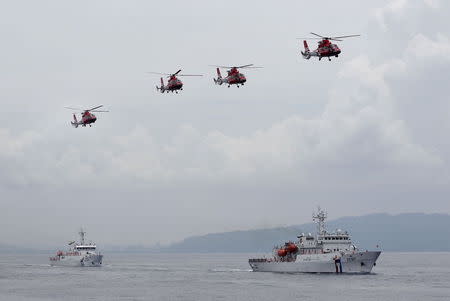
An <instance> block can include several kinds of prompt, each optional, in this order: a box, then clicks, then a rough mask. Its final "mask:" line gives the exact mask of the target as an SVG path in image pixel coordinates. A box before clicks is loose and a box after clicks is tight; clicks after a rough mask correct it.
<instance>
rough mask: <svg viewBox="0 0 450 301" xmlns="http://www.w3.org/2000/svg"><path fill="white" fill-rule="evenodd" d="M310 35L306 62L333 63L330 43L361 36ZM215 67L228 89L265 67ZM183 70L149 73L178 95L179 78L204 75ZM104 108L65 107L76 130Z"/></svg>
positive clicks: (336, 51) (333, 50)
mask: <svg viewBox="0 0 450 301" xmlns="http://www.w3.org/2000/svg"><path fill="white" fill-rule="evenodd" d="M310 34H312V35H314V36H315V37H313V38H300V39H302V40H303V47H304V49H305V51H300V53H301V54H302V56H303V58H304V59H306V60H309V59H310V58H311V57H318V58H319V61H320V60H322V58H324V57H327V58H328V60H329V61H331V57H339V54H341V52H342V51H341V49H340V48H339V46H338V45H336V44H333V43H331V42H330V41H339V42H341V41H343V39H345V38H352V37H359V36H360V35H359V34H355V35H346V36H337V37H325V36H322V35H319V34H317V33H314V32H311V33H310ZM306 40H319V41H318V46H317V49H315V50H313V51H311V50H310V49H309V46H308V43H307V42H306ZM210 66H213V67H216V72H217V78H213V81H214V83H215V84H216V85H219V86H220V85H227V86H228V88H230V87H231V86H232V85H236V87H238V88H239V87H240V86H244V84H245V83H246V82H247V78H246V77H245V75H244V74H243V73H242V72H240V71H239V70H240V69H260V68H263V67H258V66H254V65H253V64H247V65H242V66H216V65H210ZM220 69H228V70H227V71H226V72H227V76H225V77H222V74H221V72H220ZM180 72H181V69H179V70H178V71H177V72H175V73H160V72H147V73H150V74H156V75H163V76H166V77H167V79H168V80H167V84H166V85H165V84H164V78H163V77H161V78H160V80H161V86H159V87H158V85H156V90H157V91H158V92H161V93H164V92H166V93H169V92H172V93H173V92H175V93H176V94H178V91H182V90H183V82H182V81H181V80H180V79H179V78H178V77H182V76H191V77H201V76H203V75H202V74H181V73H180ZM101 107H103V105H99V106H96V107H93V108H91V109H87V110H82V109H78V108H72V107H65V108H66V109H70V110H76V111H79V112H80V113H81V119H80V120H78V119H77V117H76V114H75V113H73V120H74V121H72V122H71V124H72V126H73V127H75V128H78V126H82V127H86V125H89V127H91V126H92V124H93V123H95V122H96V121H97V117H96V116H95V115H94V114H92V112H109V111H103V110H98V109H99V108H101Z"/></svg>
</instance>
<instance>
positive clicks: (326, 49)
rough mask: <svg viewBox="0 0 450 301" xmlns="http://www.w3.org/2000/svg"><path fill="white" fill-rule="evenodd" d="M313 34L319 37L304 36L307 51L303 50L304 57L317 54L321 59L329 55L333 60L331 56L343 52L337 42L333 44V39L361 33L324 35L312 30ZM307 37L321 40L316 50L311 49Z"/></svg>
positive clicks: (336, 55)
mask: <svg viewBox="0 0 450 301" xmlns="http://www.w3.org/2000/svg"><path fill="white" fill-rule="evenodd" d="M311 34H312V35H315V36H317V38H304V40H303V46H304V47H305V52H303V51H301V53H302V55H303V58H305V59H307V60H309V59H310V58H311V57H312V56H317V57H318V58H319V61H320V60H321V59H322V58H323V57H328V60H329V61H331V57H332V56H334V57H338V56H339V54H340V53H341V49H339V47H338V46H337V45H336V44H333V43H331V42H330V40H331V41H342V39H345V38H352V37H359V36H360V35H359V34H354V35H349V36H340V37H324V36H321V35H319V34H317V33H314V32H311ZM306 39H315V40H320V41H319V42H318V47H317V49H316V50H314V51H310V50H309V47H308V43H307V42H306Z"/></svg>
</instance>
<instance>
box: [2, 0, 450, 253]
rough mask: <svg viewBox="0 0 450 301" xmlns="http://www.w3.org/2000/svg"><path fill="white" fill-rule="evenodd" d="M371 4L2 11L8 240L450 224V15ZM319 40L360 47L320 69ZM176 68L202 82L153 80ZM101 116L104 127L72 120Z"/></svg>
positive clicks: (422, 1) (171, 237)
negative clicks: (449, 218)
mask: <svg viewBox="0 0 450 301" xmlns="http://www.w3.org/2000/svg"><path fill="white" fill-rule="evenodd" d="M368 2H369V1H359V0H358V1H356V0H354V1H353V0H352V1H320V3H319V2H314V1H298V0H296V1H282V2H280V1H278V2H277V1H258V2H257V3H256V2H254V1H234V0H227V1H220V2H217V1H170V2H167V1H106V0H102V1H92V0H89V1H76V2H74V1H0V3H1V4H0V8H1V9H0V23H1V26H0V36H1V56H0V70H1V73H0V101H1V108H2V114H1V117H0V206H1V207H0V209H1V210H0V227H1V229H2V230H1V231H0V243H8V244H15V245H23V246H39V247H41V246H58V245H62V244H64V243H65V242H66V241H68V240H69V239H72V238H76V235H77V233H76V232H77V231H78V229H79V227H80V226H83V227H85V229H86V230H87V232H88V237H89V238H91V239H94V240H95V241H96V242H97V243H99V244H103V245H105V244H118V243H124V244H145V245H151V244H154V243H158V242H161V243H168V242H173V241H177V240H180V239H183V238H185V237H187V236H190V235H196V234H205V233H210V232H219V231H229V230H237V229H253V228H259V227H272V226H280V225H290V224H300V223H304V222H309V221H310V220H311V213H312V211H313V210H314V209H315V207H316V206H317V205H321V206H322V207H324V208H326V209H327V211H328V212H329V217H330V218H337V217H340V216H348V215H361V214H367V213H374V212H389V213H400V212H440V213H450V202H449V193H450V175H449V167H450V161H449V160H450V145H449V133H450V120H449V114H450V100H449V98H448V95H449V94H450V93H449V92H450V91H449V90H450V89H449V83H450V82H449V79H450V38H449V35H450V2H448V1H438V0H411V1H406V0H394V1H387V0H386V1H370V3H368ZM310 31H314V32H317V33H320V34H325V35H347V34H361V35H362V36H361V37H360V38H351V39H347V40H345V41H343V42H339V46H340V47H341V49H342V50H343V53H342V54H341V56H340V57H339V58H338V59H333V60H332V62H328V61H327V60H322V61H321V62H319V61H317V59H314V58H312V59H311V60H309V61H308V60H304V59H302V58H301V56H300V50H301V43H302V41H301V40H297V39H296V38H297V37H303V36H308V33H309V32H310ZM314 46H315V42H314V41H311V42H310V47H311V48H315V47H314ZM250 63H253V64H256V65H258V66H264V69H254V70H245V71H244V73H245V74H246V76H247V78H248V81H247V83H246V85H245V86H244V87H242V88H239V89H237V88H236V87H233V88H229V89H228V88H226V86H215V85H214V83H213V80H212V78H213V76H214V75H215V70H214V68H212V67H209V66H208V65H210V64H219V65H243V64H250ZM178 69H183V72H186V73H200V74H204V76H203V77H202V78H184V79H183V80H184V84H185V87H184V91H182V93H181V94H178V95H176V94H173V95H172V94H160V93H157V92H156V90H155V85H156V84H159V78H158V77H157V76H153V75H150V74H147V73H146V72H147V71H156V72H167V73H169V72H175V71H176V70H178ZM100 104H103V105H104V106H105V108H106V109H108V110H110V112H109V113H98V116H97V117H98V121H97V123H96V124H95V125H94V126H93V127H92V128H89V127H87V128H77V129H75V128H72V127H71V126H70V123H69V122H70V121H71V119H72V116H71V112H70V111H69V110H65V109H64V108H63V107H64V106H78V107H83V108H89V107H93V106H96V105H100Z"/></svg>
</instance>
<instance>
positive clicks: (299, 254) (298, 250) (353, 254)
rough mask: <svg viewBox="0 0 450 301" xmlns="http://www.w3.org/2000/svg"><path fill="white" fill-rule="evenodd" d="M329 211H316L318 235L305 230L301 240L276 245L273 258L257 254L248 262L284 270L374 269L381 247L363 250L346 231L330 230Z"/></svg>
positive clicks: (265, 269) (261, 268)
mask: <svg viewBox="0 0 450 301" xmlns="http://www.w3.org/2000/svg"><path fill="white" fill-rule="evenodd" d="M326 217H327V215H326V213H325V212H324V211H323V210H321V209H320V207H319V210H318V212H317V214H313V221H315V222H317V228H318V229H317V230H318V233H317V235H316V236H313V235H311V233H309V234H304V233H302V234H301V235H300V236H297V237H298V241H297V242H291V241H290V242H286V243H285V244H284V245H283V246H276V247H274V249H273V258H255V259H249V260H248V262H249V264H250V266H251V268H252V269H253V271H254V272H282V273H357V274H362V273H364V274H365V273H370V272H371V271H372V268H373V267H374V266H375V264H376V261H377V259H378V256H380V254H381V251H360V250H358V249H357V248H356V246H355V245H354V244H353V243H352V241H351V239H350V236H349V234H348V233H347V232H346V231H341V230H339V229H338V230H336V231H335V232H333V233H331V232H327V230H326V229H325V219H326Z"/></svg>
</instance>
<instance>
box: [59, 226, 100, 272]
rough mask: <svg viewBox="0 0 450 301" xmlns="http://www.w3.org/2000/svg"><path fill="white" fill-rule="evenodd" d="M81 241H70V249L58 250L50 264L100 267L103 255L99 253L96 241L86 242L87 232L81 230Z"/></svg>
mask: <svg viewBox="0 0 450 301" xmlns="http://www.w3.org/2000/svg"><path fill="white" fill-rule="evenodd" d="M79 234H80V242H79V243H75V241H71V242H69V246H71V247H70V249H69V251H67V252H64V251H58V252H56V256H52V257H50V265H53V266H79V267H98V266H101V265H102V259H103V255H101V254H100V253H97V246H96V245H95V244H94V243H86V242H85V240H84V236H85V235H86V232H84V231H83V229H81V230H80V232H79Z"/></svg>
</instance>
